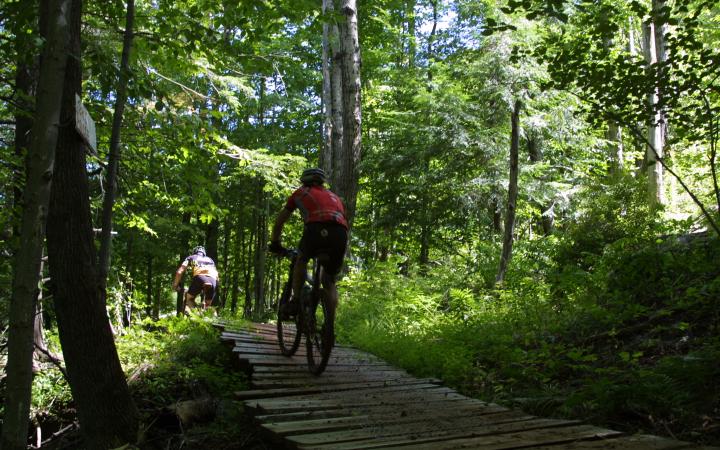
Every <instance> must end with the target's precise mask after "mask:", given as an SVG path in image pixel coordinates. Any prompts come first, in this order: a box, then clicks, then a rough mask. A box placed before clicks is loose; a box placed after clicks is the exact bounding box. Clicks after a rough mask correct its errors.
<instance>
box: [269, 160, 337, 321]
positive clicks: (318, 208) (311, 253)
mask: <svg viewBox="0 0 720 450" xmlns="http://www.w3.org/2000/svg"><path fill="white" fill-rule="evenodd" d="M300 181H301V182H302V186H300V187H299V188H298V189H297V190H296V191H295V192H293V194H292V195H291V196H290V197H289V198H288V200H287V202H286V203H285V207H284V208H283V209H282V210H281V211H280V213H279V214H278V216H277V218H276V219H275V225H274V226H273V230H272V235H271V240H270V247H269V250H270V251H271V252H273V253H279V252H280V251H282V248H283V247H282V245H280V236H281V234H282V229H283V226H284V225H285V222H287V221H288V219H289V218H290V217H291V216H292V213H293V211H295V210H296V209H298V210H300V214H301V215H302V218H303V222H305V228H304V230H303V235H302V238H301V239H300V245H299V248H298V252H299V254H298V259H297V262H296V263H295V268H294V270H293V295H292V300H291V301H290V305H289V307H288V311H287V313H288V314H289V315H292V314H294V313H295V310H296V309H297V305H298V301H297V296H298V295H299V293H300V290H301V289H302V285H303V282H304V280H305V271H306V270H307V262H308V260H309V259H310V258H313V257H315V256H317V255H318V254H320V253H323V254H327V255H328V256H329V259H328V261H327V262H325V263H323V267H324V268H325V272H324V276H323V279H322V280H321V281H322V285H323V287H324V288H325V291H326V292H327V294H328V300H329V305H330V307H331V308H332V312H331V314H333V316H334V313H335V308H336V306H337V301H338V294H337V287H336V286H335V278H336V276H337V274H338V272H340V269H341V268H342V264H343V259H344V258H345V250H346V248H347V238H348V224H347V219H346V218H345V206H344V205H343V203H342V201H341V200H340V197H338V196H337V195H336V194H335V193H333V192H332V191H330V190H329V189H326V188H325V187H324V184H325V183H326V181H327V178H326V177H325V172H324V171H323V170H322V169H317V168H314V169H307V170H305V171H304V172H303V174H302V176H301V177H300Z"/></svg>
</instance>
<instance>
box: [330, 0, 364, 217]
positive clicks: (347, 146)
mask: <svg viewBox="0 0 720 450" xmlns="http://www.w3.org/2000/svg"><path fill="white" fill-rule="evenodd" d="M340 12H341V13H342V14H343V15H344V16H345V21H344V23H343V24H342V26H340V39H341V42H342V51H343V54H342V56H343V58H342V80H343V92H342V100H343V122H342V123H343V141H342V155H341V157H340V158H339V160H338V161H337V164H335V167H336V171H337V174H336V175H335V180H334V181H335V183H336V190H337V194H338V195H339V196H340V197H341V198H343V200H344V202H345V212H346V216H347V220H348V225H350V227H351V228H352V223H353V220H354V217H355V203H356V200H357V192H358V180H359V177H360V173H359V168H358V166H359V163H360V143H361V128H360V125H361V119H362V118H361V111H360V41H359V38H358V21H357V20H358V18H357V4H356V1H355V0H343V2H342V8H341V10H340Z"/></svg>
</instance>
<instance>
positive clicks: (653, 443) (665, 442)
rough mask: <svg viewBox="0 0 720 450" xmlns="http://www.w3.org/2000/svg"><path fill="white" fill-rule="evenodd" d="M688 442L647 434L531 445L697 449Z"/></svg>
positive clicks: (581, 449)
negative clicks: (558, 443)
mask: <svg viewBox="0 0 720 450" xmlns="http://www.w3.org/2000/svg"><path fill="white" fill-rule="evenodd" d="M702 448H703V447H698V446H697V445H696V444H692V443H690V442H682V441H674V440H670V439H665V438H661V437H658V436H649V435H642V434H638V435H632V436H621V437H618V438H616V439H601V440H598V441H578V442H569V443H565V444H560V445H552V446H546V445H543V446H540V447H533V450H620V449H632V450H690V449H693V450H699V449H702Z"/></svg>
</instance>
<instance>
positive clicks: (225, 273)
mask: <svg viewBox="0 0 720 450" xmlns="http://www.w3.org/2000/svg"><path fill="white" fill-rule="evenodd" d="M231 240H232V227H231V224H230V217H229V216H226V217H225V220H224V221H223V264H222V275H221V277H220V278H221V279H222V280H230V267H229V262H230V249H232V243H231ZM226 283H227V281H226ZM226 286H228V287H229V286H230V283H227V285H226ZM227 295H228V289H227V288H226V289H223V290H222V293H221V295H219V296H218V295H217V294H216V297H217V299H218V302H219V304H218V307H219V308H220V309H222V308H224V307H225V303H226V302H227Z"/></svg>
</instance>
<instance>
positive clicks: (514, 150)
mask: <svg viewBox="0 0 720 450" xmlns="http://www.w3.org/2000/svg"><path fill="white" fill-rule="evenodd" d="M520 107H521V103H520V100H515V106H514V108H513V113H512V134H511V139H510V181H509V185H508V202H507V210H506V213H505V236H504V237H503V248H502V254H501V255H500V267H499V269H498V273H497V276H496V277H495V283H496V284H502V282H503V281H504V280H505V272H506V271H507V267H508V264H509V263H510V258H511V256H512V246H513V232H514V230H515V208H516V203H517V196H518V148H519V146H520Z"/></svg>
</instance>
